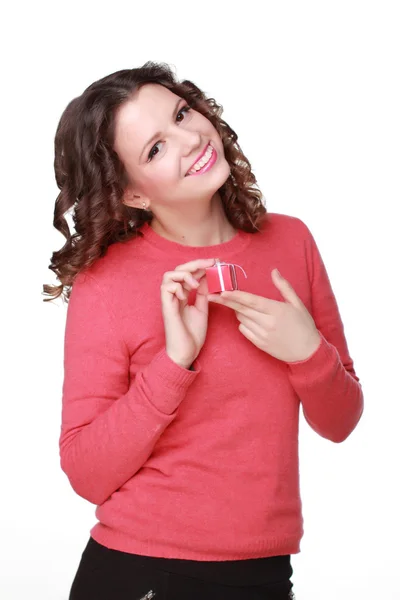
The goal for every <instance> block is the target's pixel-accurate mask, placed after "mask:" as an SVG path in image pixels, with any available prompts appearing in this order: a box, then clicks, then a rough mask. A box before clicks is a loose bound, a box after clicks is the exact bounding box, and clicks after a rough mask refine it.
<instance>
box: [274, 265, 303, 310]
mask: <svg viewBox="0 0 400 600" xmlns="http://www.w3.org/2000/svg"><path fill="white" fill-rule="evenodd" d="M271 274H272V281H273V282H274V284H275V286H276V287H277V288H278V290H279V291H280V293H281V294H282V297H283V298H284V299H285V300H287V301H288V302H290V304H293V305H295V306H298V305H299V304H302V302H301V300H300V298H299V297H298V295H297V294H296V292H295V291H294V289H293V287H292V286H291V284H290V283H289V282H288V280H287V279H285V278H284V277H282V275H281V274H280V273H279V271H278V269H273V270H272V272H271Z"/></svg>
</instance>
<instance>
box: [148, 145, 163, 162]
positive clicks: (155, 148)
mask: <svg viewBox="0 0 400 600" xmlns="http://www.w3.org/2000/svg"><path fill="white" fill-rule="evenodd" d="M158 144H161V142H157V144H154V146H153V147H152V149H151V150H150V152H149V156H148V159H149V162H150V161H151V159H152V158H153V156H155V155H156V154H158V152H156V153H155V154H153V150H157V146H158Z"/></svg>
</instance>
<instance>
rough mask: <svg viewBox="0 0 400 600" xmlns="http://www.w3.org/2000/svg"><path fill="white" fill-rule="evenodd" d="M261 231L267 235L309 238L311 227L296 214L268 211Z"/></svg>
mask: <svg viewBox="0 0 400 600" xmlns="http://www.w3.org/2000/svg"><path fill="white" fill-rule="evenodd" d="M261 232H263V233H265V234H266V235H269V236H271V235H278V236H279V237H280V238H282V237H290V238H293V237H296V238H298V237H301V238H303V239H304V238H307V237H308V236H309V235H310V233H311V232H310V229H309V227H308V226H307V225H306V223H305V222H304V221H303V220H302V219H300V217H297V216H295V215H288V214H284V213H277V212H268V213H267V214H266V217H265V219H264V221H263V223H262V227H261Z"/></svg>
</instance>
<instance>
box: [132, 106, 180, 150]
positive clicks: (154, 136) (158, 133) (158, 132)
mask: <svg viewBox="0 0 400 600" xmlns="http://www.w3.org/2000/svg"><path fill="white" fill-rule="evenodd" d="M181 101H182V98H179V100H178V102H177V103H176V105H175V108H174V111H173V113H172V118H173V119H175V117H176V114H177V112H178V108H179V105H180V103H181ZM161 136H162V133H161V131H157V133H155V134H154V135H153V136H152V137H151V138H150V139H149V141H148V142H146V144H145V145H144V146H143V150H142V151H141V153H140V156H139V160H141V159H142V154H143V152H144V151H145V150H146V148H147V146H148V145H149V144H151V143H152V142H154V141H155V140H156V139H157V138H159V137H161Z"/></svg>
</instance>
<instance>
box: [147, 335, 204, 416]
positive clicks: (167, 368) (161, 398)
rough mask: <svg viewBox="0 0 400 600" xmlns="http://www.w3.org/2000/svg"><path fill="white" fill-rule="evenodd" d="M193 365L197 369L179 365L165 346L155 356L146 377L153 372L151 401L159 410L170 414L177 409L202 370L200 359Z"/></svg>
mask: <svg viewBox="0 0 400 600" xmlns="http://www.w3.org/2000/svg"><path fill="white" fill-rule="evenodd" d="M193 366H194V368H195V369H196V370H195V371H191V370H189V369H185V368H184V367H181V366H180V365H178V364H177V363H176V362H174V361H173V360H172V359H171V358H170V357H169V355H168V354H167V352H166V348H165V347H164V348H163V349H162V350H161V351H160V352H159V353H158V354H157V355H156V356H155V357H154V359H153V360H152V361H151V363H150V365H149V366H148V370H147V377H146V379H148V377H149V376H150V374H151V388H152V389H153V393H152V394H151V395H150V397H151V402H152V404H153V405H154V406H155V407H156V408H157V409H158V410H159V411H161V412H162V413H164V414H168V415H171V414H172V413H173V412H175V411H176V409H177V408H178V406H179V405H180V403H181V402H182V400H183V399H184V397H185V395H186V393H187V390H188V389H189V387H190V385H191V384H192V383H193V381H194V380H195V379H196V377H197V376H198V375H199V372H200V370H201V366H200V362H199V361H198V359H196V360H195V361H194V362H193ZM149 383H150V380H149Z"/></svg>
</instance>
